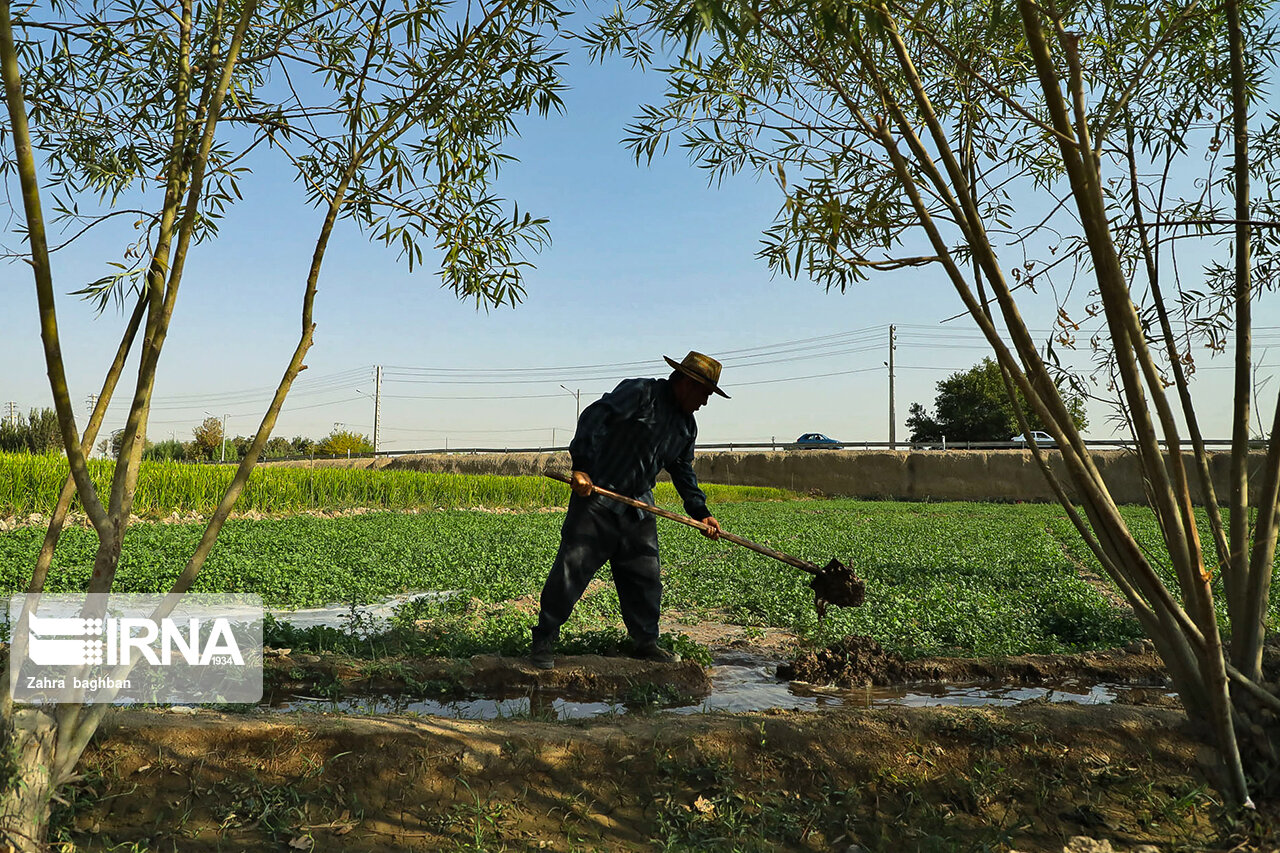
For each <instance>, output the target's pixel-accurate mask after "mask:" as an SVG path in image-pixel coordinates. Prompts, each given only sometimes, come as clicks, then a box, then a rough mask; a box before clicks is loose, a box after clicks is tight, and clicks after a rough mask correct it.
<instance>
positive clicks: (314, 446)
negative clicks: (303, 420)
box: [98, 418, 373, 462]
mask: <svg viewBox="0 0 1280 853" xmlns="http://www.w3.org/2000/svg"><path fill="white" fill-rule="evenodd" d="M118 441H119V439H118V438H117V437H116V436H115V435H112V437H111V442H110V443H107V441H106V440H105V439H104V441H103V443H102V444H100V445H99V446H98V449H99V450H100V451H109V452H110V453H111V454H112V455H115V454H116V453H117V451H118V449H119V448H118V447H116V446H115V444H116V443H117V442H118ZM251 444H253V437H252V436H243V435H237V436H235V437H231V436H227V437H226V444H225V446H224V444H223V433H222V421H221V420H219V419H218V418H205V419H204V422H203V423H201V424H200V426H198V427H196V428H195V429H193V430H192V431H191V441H178V440H176V439H168V440H167V441H158V442H155V443H152V442H150V441H148V442H147V447H146V449H145V450H144V451H143V453H142V458H143V459H173V460H176V461H179V462H209V461H216V460H220V459H226V461H228V462H238V461H240V460H241V459H243V458H244V457H245V455H246V454H248V452H249V446H250V445H251ZM372 452H373V442H371V441H370V440H369V439H368V437H367V436H364V435H361V434H360V433H358V432H353V431H351V430H346V429H342V428H339V427H334V429H333V431H332V432H330V433H329V434H328V435H326V436H325V437H324V438H321V439H318V440H317V439H313V438H307V437H306V436H302V435H295V436H294V437H293V438H288V439H286V438H282V437H280V436H276V437H275V438H272V439H269V440H268V441H267V444H266V446H265V447H264V448H263V450H262V458H263V459H283V458H285V457H289V456H346V455H347V454H349V453H350V454H355V453H372Z"/></svg>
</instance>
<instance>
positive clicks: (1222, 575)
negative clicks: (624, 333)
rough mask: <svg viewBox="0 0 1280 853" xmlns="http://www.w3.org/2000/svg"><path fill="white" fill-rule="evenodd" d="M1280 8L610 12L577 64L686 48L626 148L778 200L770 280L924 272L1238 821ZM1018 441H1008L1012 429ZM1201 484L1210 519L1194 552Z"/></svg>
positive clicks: (768, 255) (1254, 736) (986, 6)
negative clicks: (1083, 383)
mask: <svg viewBox="0 0 1280 853" xmlns="http://www.w3.org/2000/svg"><path fill="white" fill-rule="evenodd" d="M1273 5H1274V4H1273V3H1271V2H1269V0H1251V2H1241V1H1240V0H1222V2H1213V3H1207V2H1203V0H1175V1H1174V2H1152V3H1114V2H1105V0H1103V2H1097V0H1094V2H1089V1H1088V0H1086V2H1075V3H1065V2H1057V0H1040V1H1039V2H1036V0H1016V2H993V3H969V2H963V0H851V1H850V2H838V0H812V2H807V3H801V4H795V3H786V2H777V0H759V2H756V0H752V2H743V1H742V0H696V2H692V3H691V2H687V0H630V3H629V4H624V5H622V6H620V7H619V8H618V9H617V11H616V12H614V13H613V14H611V15H609V16H608V17H606V18H605V19H603V20H602V21H601V22H600V23H599V24H598V25H597V26H595V27H593V28H592V29H590V30H589V31H588V32H586V33H585V36H584V37H585V39H586V40H587V42H588V43H589V44H590V45H591V47H592V49H593V51H594V52H595V53H596V54H597V55H600V54H604V53H608V52H612V51H618V52H622V53H624V54H625V55H627V56H628V57H629V58H631V59H632V61H634V62H638V63H648V62H652V61H654V59H655V58H656V57H657V56H658V55H659V54H658V52H657V51H658V49H659V48H662V47H664V46H667V45H672V44H674V45H677V46H679V47H683V48H684V51H683V53H682V54H680V55H679V58H678V60H677V61H676V62H675V63H674V64H672V65H670V67H668V68H666V69H665V70H666V72H667V73H668V75H669V81H670V85H669V91H668V93H667V97H666V98H665V99H664V100H663V101H662V102H661V103H659V104H655V105H652V106H647V107H644V108H643V112H642V114H641V115H640V117H639V119H638V120H637V122H636V124H635V125H634V127H633V128H632V132H631V134H630V136H629V139H628V142H629V144H630V146H631V147H632V149H633V150H634V152H635V154H636V156H637V157H638V158H645V157H652V156H654V155H655V154H656V153H658V152H661V151H665V150H667V148H668V146H669V144H670V143H671V142H672V141H673V137H674V141H675V142H676V143H677V144H678V145H679V147H681V148H682V149H683V150H685V151H686V152H688V154H689V155H690V156H691V157H693V158H694V160H695V161H696V162H697V163H698V164H699V165H701V166H702V167H704V168H705V169H707V170H708V172H709V174H710V175H711V176H712V177H713V178H714V179H720V178H723V177H724V176H726V175H728V174H730V173H733V172H736V171H739V170H743V169H750V170H755V171H757V172H759V173H763V174H766V175H769V176H771V177H772V178H773V179H774V180H776V182H777V184H778V186H779V189H780V191H781V192H782V194H783V199H784V201H783V205H782V208H781V210H780V212H779V215H778V217H777V219H776V221H775V223H774V225H773V226H772V227H771V228H770V229H769V230H768V231H767V232H766V235H765V246H764V249H763V250H762V255H763V257H764V258H765V260H766V261H767V262H768V263H769V264H770V265H771V266H772V268H773V269H775V270H776V271H779V272H782V273H784V274H787V275H793V276H798V275H802V274H803V275H808V276H810V277H812V278H813V279H815V280H817V281H818V282H820V283H822V284H824V285H826V286H827V287H829V288H838V289H840V290H844V289H846V288H847V287H848V286H850V285H852V284H854V283H855V282H857V281H858V280H860V279H863V278H865V277H866V276H867V275H869V274H872V273H873V272H877V271H883V270H891V269H901V268H904V267H908V266H923V265H933V266H935V267H937V268H938V269H939V270H940V271H941V273H942V274H943V276H945V280H946V281H948V282H950V284H951V286H952V287H953V289H954V290H955V293H956V294H957V296H958V298H959V301H960V304H961V305H963V308H964V310H965V311H966V312H967V313H968V314H969V316H970V317H971V318H972V320H973V322H974V323H975V324H976V325H977V327H978V328H979V329H980V330H981V331H982V333H983V335H984V336H985V338H986V340H987V342H988V344H989V345H990V347H991V349H992V352H993V354H994V356H995V358H996V361H997V363H998V364H999V366H1000V369H1001V371H1002V373H1003V375H1004V377H1005V382H1006V384H1007V387H1008V390H1009V396H1010V397H1013V396H1014V392H1015V391H1016V392H1018V393H1020V394H1021V395H1022V397H1023V398H1024V399H1025V400H1026V409H1027V411H1029V412H1033V413H1034V414H1035V416H1036V417H1037V418H1039V420H1040V422H1041V423H1043V424H1044V425H1045V428H1046V430H1047V431H1048V432H1049V433H1050V434H1051V435H1053V437H1054V439H1055V441H1056V444H1057V448H1058V452H1059V453H1061V454H1062V460H1063V463H1064V467H1063V470H1065V472H1066V476H1067V477H1069V478H1070V481H1071V485H1072V486H1073V487H1074V490H1075V493H1076V494H1077V495H1078V496H1079V501H1080V508H1079V509H1077V507H1076V506H1074V505H1072V503H1071V502H1070V501H1068V500H1067V498H1066V492H1065V490H1064V487H1063V484H1062V483H1060V482H1058V481H1057V479H1056V478H1055V476H1054V474H1053V472H1052V471H1051V470H1050V468H1049V467H1048V465H1047V463H1046V460H1045V457H1044V454H1042V453H1040V452H1039V451H1038V450H1034V449H1033V452H1034V454H1035V458H1036V461H1037V463H1038V464H1039V465H1040V466H1041V468H1042V470H1043V471H1044V474H1045V476H1046V477H1047V478H1048V479H1049V482H1050V484H1051V485H1052V487H1053V489H1054V490H1055V493H1056V494H1057V495H1058V497H1059V499H1060V500H1061V502H1062V505H1063V508H1064V511H1065V512H1066V513H1067V514H1068V516H1069V517H1070V518H1071V519H1072V521H1073V522H1074V524H1075V526H1076V528H1077V530H1078V531H1079V533H1080V535H1081V536H1082V537H1083V538H1084V540H1085V542H1087V544H1088V546H1089V548H1090V550H1091V551H1092V553H1093V554H1094V556H1095V557H1096V558H1097V560H1098V562H1099V563H1100V565H1101V566H1102V568H1103V570H1105V572H1106V573H1107V575H1108V576H1109V577H1110V578H1111V579H1112V581H1114V583H1115V584H1116V585H1117V587H1118V588H1119V589H1120V590H1121V591H1122V592H1123V594H1124V596H1125V598H1126V599H1127V601H1128V602H1129V604H1130V605H1131V606H1132V607H1133V609H1134V611H1135V613H1136V614H1137V616H1138V618H1139V620H1141V622H1142V624H1143V625H1144V626H1145V628H1146V630H1147V631H1148V632H1149V633H1150V635H1151V637H1152V638H1153V640H1154V641H1155V644H1156V647H1157V649H1158V651H1159V652H1160V655H1161V657H1162V659H1163V661H1164V663H1165V666H1166V667H1167V669H1168V672H1169V675H1170V677H1171V679H1172V683H1173V685H1174V687H1175V688H1176V690H1177V691H1178V694H1179V696H1180V697H1181V700H1182V703H1183V705H1184V707H1185V708H1186V710H1187V713H1188V715H1189V716H1190V717H1191V719H1192V720H1194V721H1196V722H1197V723H1198V724H1200V725H1201V726H1202V727H1203V731H1204V732H1205V737H1206V739H1207V740H1208V741H1209V742H1210V743H1212V744H1213V745H1214V746H1216V748H1217V750H1218V754H1219V755H1220V757H1221V766H1220V768H1219V769H1220V771H1221V772H1220V774H1218V776H1217V782H1218V785H1219V788H1220V790H1221V791H1223V793H1224V794H1225V795H1226V797H1227V798H1228V800H1230V801H1231V802H1234V803H1238V804H1247V803H1249V802H1250V792H1249V784H1250V779H1251V780H1252V783H1253V784H1255V785H1275V784H1277V778H1278V777H1277V776H1276V775H1275V774H1274V773H1271V772H1269V768H1270V767H1271V766H1272V764H1273V763H1274V758H1273V756H1274V755H1276V750H1277V747H1280V743H1277V741H1280V737H1278V736H1277V735H1278V734H1280V727H1277V726H1276V724H1275V720H1276V716H1275V715H1276V714H1277V712H1280V699H1278V698H1277V696H1276V695H1275V694H1274V693H1273V692H1272V690H1271V689H1269V688H1267V687H1265V686H1264V685H1263V684H1262V683H1261V682H1262V670H1261V663H1262V658H1261V649H1262V643H1263V639H1264V636H1265V632H1266V626H1267V622H1268V614H1269V613H1270V612H1271V607H1270V603H1269V591H1270V586H1271V573H1272V565H1273V562H1274V558H1275V546H1276V534H1277V522H1278V521H1280V519H1278V518H1277V511H1276V508H1277V498H1278V496H1280V441H1276V442H1271V443H1270V445H1269V448H1268V452H1267V455H1266V459H1265V461H1263V462H1260V463H1259V464H1257V465H1256V466H1255V467H1256V469H1257V472H1258V473H1257V475H1256V479H1255V481H1254V482H1255V483H1256V484H1258V486H1259V488H1257V489H1254V490H1251V483H1250V480H1249V478H1248V476H1247V472H1248V471H1249V469H1250V467H1251V466H1254V462H1251V461H1250V460H1249V459H1248V455H1247V454H1248V441H1247V439H1248V435H1249V426H1250V424H1251V417H1252V415H1251V411H1250V392H1251V384H1252V383H1251V380H1252V376H1251V369H1252V363H1253V362H1252V358H1253V357H1252V343H1251V338H1250V329H1251V317H1252V307H1251V306H1252V303H1253V302H1254V301H1255V300H1256V299H1257V298H1259V297H1260V296H1261V295H1263V292H1264V291H1265V290H1269V289H1270V288H1271V287H1272V286H1273V285H1272V282H1273V281H1274V280H1275V277H1274V276H1273V275H1270V271H1271V269H1272V268H1273V267H1274V264H1275V262H1276V255H1275V246H1276V240H1275V239H1274V235H1275V233H1276V232H1275V231H1274V230H1273V225H1274V223H1275V221H1276V220H1277V217H1276V216H1275V213H1276V211H1275V207H1276V205H1275V202H1274V200H1273V199H1271V198H1270V196H1269V195H1268V196H1266V197H1255V196H1253V195H1252V194H1251V193H1250V185H1251V180H1252V179H1255V178H1257V177H1259V176H1262V177H1263V178H1264V180H1262V181H1259V184H1260V185H1262V186H1267V187H1271V186H1274V185H1275V183H1276V182H1275V180H1274V178H1275V171H1276V165H1277V156H1278V153H1280V152H1278V151H1277V148H1278V145H1277V139H1278V138H1280V133H1278V132H1277V131H1278V128H1277V127H1276V126H1275V124H1274V118H1272V117H1268V116H1266V115H1264V114H1263V112H1262V111H1261V110H1259V109H1257V107H1258V99H1259V97H1260V96H1261V94H1262V93H1263V91H1264V90H1265V87H1266V86H1268V85H1270V84H1272V83H1274V81H1275V77H1276V69H1275V53H1276V40H1277V39H1276V28H1275V25H1274V20H1273V17H1272V9H1273ZM664 55H669V54H664ZM1251 115H1252V116H1253V117H1254V118H1253V124H1251V123H1250V116H1251ZM1255 143H1256V144H1255ZM1251 146H1252V147H1251ZM1192 252H1194V253H1195V254H1191V253H1192ZM1205 258H1209V259H1210V261H1211V263H1210V264H1209V266H1208V268H1207V269H1203V271H1202V272H1201V274H1199V275H1193V274H1192V273H1191V270H1192V269H1193V268H1195V267H1196V266H1200V265H1203V262H1204V259H1205ZM1038 300H1046V301H1048V305H1047V306H1046V307H1047V309H1048V310H1047V311H1046V310H1045V309H1044V308H1042V309H1040V310H1041V313H1042V314H1047V315H1050V316H1053V315H1056V317H1057V319H1058V323H1057V333H1056V334H1055V335H1054V337H1053V340H1052V341H1051V342H1050V343H1049V345H1047V346H1046V347H1044V348H1043V349H1041V348H1040V347H1039V346H1038V345H1037V341H1036V339H1035V338H1034V336H1033V335H1032V334H1031V332H1030V331H1029V329H1028V325H1027V322H1026V320H1025V312H1026V311H1028V310H1031V306H1032V305H1034V304H1036V303H1037V301H1038ZM1077 342H1080V343H1084V344H1085V345H1086V346H1087V345H1089V344H1094V345H1095V346H1096V350H1095V352H1096V370H1097V372H1096V375H1097V376H1098V378H1099V380H1100V384H1101V385H1102V387H1103V388H1104V389H1105V388H1111V389H1114V400H1113V402H1114V405H1115V407H1116V411H1117V414H1118V416H1119V417H1121V418H1123V421H1124V423H1126V424H1127V425H1128V427H1129V429H1130V431H1131V434H1132V437H1133V440H1134V444H1135V447H1136V455H1137V458H1138V460H1139V462H1140V464H1141V466H1142V470H1143V474H1144V478H1145V480H1146V482H1147V483H1148V484H1149V485H1150V497H1151V504H1152V507H1153V509H1154V512H1155V517H1156V519H1157V521H1158V524H1159V528H1160V532H1161V536H1162V541H1163V548H1162V549H1160V550H1159V551H1158V552H1153V551H1152V550H1151V548H1150V545H1149V543H1144V544H1142V545H1140V544H1139V542H1138V540H1137V539H1136V538H1135V536H1134V534H1133V533H1132V531H1131V530H1130V529H1129V526H1128V524H1127V522H1126V520H1125V517H1124V516H1123V515H1121V513H1120V512H1119V511H1118V509H1117V507H1116V505H1115V502H1114V500H1112V498H1111V495H1110V494H1109V492H1108V490H1107V485H1106V483H1105V482H1104V481H1103V479H1102V477H1101V475H1100V474H1099V472H1098V469H1097V468H1096V467H1095V465H1094V462H1093V459H1092V457H1091V456H1090V454H1089V452H1088V450H1087V448H1086V447H1085V446H1084V443H1083V441H1082V440H1081V437H1080V433H1079V430H1078V429H1077V428H1076V426H1075V424H1074V423H1073V421H1072V418H1071V412H1070V409H1069V407H1068V405H1067V402H1066V400H1064V399H1063V396H1062V394H1060V393H1059V390H1058V387H1057V385H1056V383H1055V381H1054V379H1055V376H1056V374H1057V370H1056V366H1055V365H1056V361H1055V359H1056V356H1057V352H1058V351H1059V350H1061V349H1063V348H1067V347H1072V346H1076V345H1077ZM1202 344H1203V345H1208V346H1210V347H1213V348H1215V349H1218V350H1224V349H1230V350H1231V356H1232V362H1233V371H1234V378H1233V387H1234V394H1235V396H1234V404H1233V410H1232V423H1233V426H1232V448H1231V471H1232V477H1231V480H1232V482H1231V489H1230V494H1229V495H1223V496H1219V495H1218V494H1217V493H1216V492H1215V491H1214V487H1213V482H1212V480H1211V478H1210V476H1209V470H1210V468H1209V459H1208V454H1207V452H1206V450H1205V446H1204V442H1203V440H1202V437H1201V435H1202V431H1201V428H1200V421H1199V417H1198V414H1197V408H1196V399H1195V395H1194V394H1193V390H1194V389H1195V384H1194V382H1193V372H1194V369H1195V367H1196V358H1195V355H1194V350H1195V348H1196V347H1197V346H1199V345H1202ZM1276 403H1277V406H1276V409H1275V420H1274V425H1273V427H1272V429H1271V434H1272V435H1275V434H1276V433H1277V431H1280V398H1277V400H1276ZM1018 421H1019V427H1020V429H1021V430H1022V431H1025V430H1027V429H1029V428H1030V423H1029V421H1028V420H1027V418H1026V412H1021V413H1019V416H1018ZM1161 438H1163V440H1164V442H1165V443H1164V444H1162V443H1161V441H1160V439H1161ZM1193 481H1198V484H1199V486H1200V488H1201V490H1202V491H1203V493H1204V494H1205V495H1207V496H1208V498H1207V503H1208V507H1207V509H1208V519H1209V526H1210V529H1209V537H1208V541H1207V542H1205V541H1202V539H1201V534H1200V530H1199V527H1198V525H1197V523H1196V516H1195V513H1194V510H1193V507H1192V503H1191V495H1192V487H1191V483H1192V482H1193ZM1220 498H1223V499H1225V500H1223V501H1221V502H1220ZM1223 503H1225V507H1224V506H1223V505H1222V504H1223ZM1251 506H1253V507H1256V508H1257V510H1258V511H1257V514H1256V516H1253V515H1251V513H1250V507H1251ZM1223 508H1225V509H1227V510H1228V511H1227V512H1226V519H1227V521H1226V523H1224V520H1223V513H1222V512H1221V509H1223ZM1215 575H1217V576H1218V577H1215ZM1219 580H1220V581H1221V583H1220V585H1219V584H1218V581H1219ZM1218 592H1221V593H1223V594H1224V595H1225V601H1219V600H1217V598H1216V597H1215V596H1216V595H1217V593H1218ZM1220 616H1221V621H1220V619H1219V617H1220ZM1224 625H1225V626H1229V631H1228V632H1225V633H1229V636H1230V646H1229V647H1227V646H1225V645H1224V631H1223V630H1222V626H1224Z"/></svg>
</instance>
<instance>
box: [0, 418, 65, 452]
mask: <svg viewBox="0 0 1280 853" xmlns="http://www.w3.org/2000/svg"><path fill="white" fill-rule="evenodd" d="M61 450H62V435H61V433H59V431H58V415H57V413H56V412H54V410H53V409H32V410H31V413H30V414H29V415H27V416H26V417H23V416H22V413H21V412H18V413H17V414H15V415H14V416H13V417H12V418H5V419H4V421H3V422H0V451H3V452H5V453H57V452H59V451H61Z"/></svg>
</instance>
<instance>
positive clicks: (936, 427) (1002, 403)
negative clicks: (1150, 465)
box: [907, 358, 1088, 441]
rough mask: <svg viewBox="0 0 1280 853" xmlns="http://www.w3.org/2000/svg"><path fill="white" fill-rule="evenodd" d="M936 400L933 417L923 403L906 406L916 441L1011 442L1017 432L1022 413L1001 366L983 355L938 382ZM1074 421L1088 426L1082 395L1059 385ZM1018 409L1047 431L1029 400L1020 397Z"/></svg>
mask: <svg viewBox="0 0 1280 853" xmlns="http://www.w3.org/2000/svg"><path fill="white" fill-rule="evenodd" d="M937 390H938V395H937V397H935V398H934V401H933V408H934V412H935V414H934V415H930V414H929V412H928V410H927V409H925V407H924V406H923V405H922V404H920V403H912V404H911V406H910V407H909V408H908V412H909V413H910V416H909V417H908V418H907V428H908V429H910V430H911V440H912V441H940V440H941V439H942V438H944V437H945V438H946V439H947V440H948V441H1007V440H1008V439H1009V437H1010V436H1012V435H1014V434H1015V433H1017V432H1018V431H1019V430H1020V429H1021V427H1019V425H1018V413H1017V410H1016V409H1015V407H1014V404H1013V400H1012V399H1010V397H1009V393H1008V390H1007V389H1006V388H1005V383H1004V374H1003V373H1001V371H1000V365H998V364H996V363H995V361H993V360H992V359H990V358H984V359H983V360H982V361H981V362H979V363H978V364H975V365H974V366H973V367H971V368H969V369H968V370H959V371H956V372H955V373H953V374H951V375H950V376H948V377H947V378H946V379H943V380H942V381H940V382H939V383H938V384H937ZM1058 391H1059V393H1060V394H1062V397H1063V400H1064V401H1065V402H1066V404H1067V408H1068V409H1069V410H1070V412H1071V421H1072V423H1073V424H1075V427H1076V429H1078V430H1082V429H1084V428H1085V427H1087V426H1088V420H1087V419H1086V418H1085V413H1084V398H1083V397H1081V396H1080V395H1078V394H1073V393H1071V392H1070V391H1067V390H1065V389H1063V388H1062V387H1061V383H1059V389H1058ZM1015 399H1017V401H1018V407H1019V408H1021V409H1022V410H1023V411H1025V412H1026V413H1027V422H1028V424H1029V425H1030V426H1031V428H1032V429H1037V430H1040V429H1044V424H1042V423H1041V422H1040V419H1039V418H1038V417H1036V415H1035V412H1034V411H1028V406H1027V402H1026V399H1025V398H1023V397H1021V396H1020V395H1018V396H1016V398H1015Z"/></svg>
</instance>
